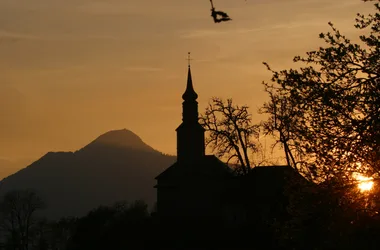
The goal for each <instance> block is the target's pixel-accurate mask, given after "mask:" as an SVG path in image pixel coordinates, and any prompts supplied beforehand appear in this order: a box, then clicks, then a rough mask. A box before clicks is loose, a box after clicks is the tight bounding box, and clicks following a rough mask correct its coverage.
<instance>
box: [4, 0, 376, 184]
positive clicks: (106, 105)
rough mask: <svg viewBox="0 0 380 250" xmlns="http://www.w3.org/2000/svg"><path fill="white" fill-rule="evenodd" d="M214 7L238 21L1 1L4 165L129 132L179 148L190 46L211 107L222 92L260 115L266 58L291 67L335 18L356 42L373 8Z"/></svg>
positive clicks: (189, 2) (130, 0)
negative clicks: (359, 22)
mask: <svg viewBox="0 0 380 250" xmlns="http://www.w3.org/2000/svg"><path fill="white" fill-rule="evenodd" d="M214 4H215V7H216V8H217V9H220V10H223V11H226V12H228V14H229V15H230V16H231V17H232V18H233V19H234V20H233V21H232V22H228V23H221V24H214V23H213V22H212V19H211V17H210V12H209V8H210V6H209V0H181V1H178V0H138V1H137V0H64V1H63V0H33V1H31V0H0V167H1V161H5V160H6V161H13V162H20V161H23V163H20V164H25V163H24V162H28V161H31V160H35V159H37V158H38V157H40V156H42V155H43V154H45V153H46V152H47V151H69V150H76V149H79V148H81V147H83V146H84V145H86V144H87V143H89V142H90V141H91V140H93V139H95V138H96V137H97V136H98V135H100V134H102V133H104V132H107V131H109V130H113V129H121V128H127V129H130V130H132V131H133V132H135V133H136V134H138V135H139V136H140V137H141V138H142V139H143V140H144V141H145V142H146V143H148V144H149V145H151V146H153V147H154V148H156V149H158V150H160V151H162V152H165V153H169V154H174V153H175V151H176V143H175V139H176V138H175V131H174V130H175V128H176V127H177V126H178V125H179V124H180V122H181V95H182V93H183V91H184V89H185V84H186V70H187V69H186V68H187V65H186V61H185V58H186V56H187V52H188V51H191V52H192V57H193V58H194V60H193V61H192V73H193V82H194V85H195V89H196V91H197V92H198V94H199V96H200V98H199V107H200V111H202V110H203V109H204V108H205V106H206V104H207V101H208V100H209V98H210V97H212V96H220V97H232V98H233V99H234V101H235V102H236V103H239V104H248V105H249V106H250V107H252V111H253V112H256V110H257V108H258V107H260V106H261V105H262V103H263V102H264V101H265V100H266V95H265V93H264V92H263V87H262V85H261V82H262V80H268V79H269V77H270V75H269V74H268V72H267V71H266V69H265V67H264V66H263V65H262V62H263V61H266V62H269V63H270V64H271V65H272V66H273V67H274V68H275V69H283V68H286V67H290V66H291V62H292V57H293V56H294V55H297V54H302V53H303V52H305V51H307V50H311V49H315V48H317V46H318V45H320V44H321V42H320V40H319V39H318V34H319V33H320V32H322V31H327V30H328V26H327V22H328V21H332V22H333V23H334V24H336V26H337V27H338V28H339V29H340V30H341V31H342V32H343V33H345V34H347V35H348V36H349V37H352V38H355V37H356V35H355V34H356V33H355V30H354V28H353V21H354V18H355V13H356V12H358V11H360V12H364V13H368V12H370V11H372V5H371V4H363V3H362V2H361V1H360V0H334V1H331V0H286V1H285V0H247V1H244V0H214ZM260 119H261V117H259V116H258V115H257V116H256V120H257V121H258V120H260ZM24 159H27V160H24ZM20 164H19V165H17V164H16V165H17V166H16V165H12V168H18V167H20ZM9 166H11V165H9ZM9 166H8V167H9ZM0 177H1V171H0Z"/></svg>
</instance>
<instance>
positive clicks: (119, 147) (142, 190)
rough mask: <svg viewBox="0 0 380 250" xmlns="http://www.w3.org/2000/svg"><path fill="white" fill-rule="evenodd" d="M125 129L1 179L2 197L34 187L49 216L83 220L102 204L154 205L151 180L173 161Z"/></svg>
mask: <svg viewBox="0 0 380 250" xmlns="http://www.w3.org/2000/svg"><path fill="white" fill-rule="evenodd" d="M175 159H176V158H175V157H174V156H167V155H164V154H162V153H160V152H158V151H156V150H154V149H153V148H152V147H150V146H149V145H147V144H145V143H144V142H143V141H142V140H141V139H140V138H139V137H138V136H137V135H136V134H134V133H133V132H131V131H129V130H126V129H123V130H114V131H110V132H107V133H105V134H103V135H101V136H99V137H98V138H97V139H95V140H94V141H92V142H91V143H89V144H88V145H87V146H85V147H84V148H82V149H80V150H78V151H75V152H49V153H47V154H46V155H44V156H43V157H41V158H40V159H39V160H37V161H35V162H34V163H32V164H31V165H29V166H28V167H26V168H24V169H22V170H20V171H19V172H17V173H15V174H13V175H11V176H9V177H7V178H5V179H4V180H3V181H2V182H3V184H2V187H1V190H0V192H1V194H4V193H5V192H7V191H9V190H13V189H33V190H35V191H36V192H38V194H39V195H40V196H41V197H42V198H43V199H44V200H45V201H46V202H47V205H48V207H47V209H46V210H45V211H44V214H46V216H47V217H48V218H55V219H56V218H59V217H62V216H81V215H84V214H85V213H86V212H88V211H89V210H91V209H92V208H95V207H97V206H99V205H101V204H103V205H107V204H111V203H113V202H115V201H119V200H127V201H134V200H136V199H142V200H144V201H146V202H147V203H148V204H149V205H151V206H152V205H153V204H154V202H155V199H156V194H155V189H154V188H153V186H154V185H155V180H154V177H155V176H156V175H158V174H159V173H160V172H161V171H163V170H164V169H165V168H167V167H168V166H170V165H171V164H172V163H173V162H174V161H175Z"/></svg>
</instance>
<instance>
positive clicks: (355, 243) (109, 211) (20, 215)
mask: <svg viewBox="0 0 380 250" xmlns="http://www.w3.org/2000/svg"><path fill="white" fill-rule="evenodd" d="M330 188H331V187H317V188H316V187H315V186H310V187H309V190H308V192H304V191H305V190H299V188H297V186H293V187H291V186H289V187H288V189H287V190H284V193H283V194H282V195H283V197H284V200H285V202H283V203H282V204H284V206H283V209H282V210H281V211H280V210H278V208H279V206H278V202H274V204H277V205H276V206H272V205H271V204H268V203H267V204H266V203H256V204H250V205H249V206H251V207H250V210H249V211H251V212H250V213H249V214H246V215H244V217H242V218H240V219H239V218H232V221H226V220H225V218H224V219H222V218H221V217H217V216H215V218H197V217H194V218H175V220H168V219H167V218H160V216H159V215H158V214H157V212H156V211H155V210H154V209H153V210H152V211H149V209H148V206H147V205H146V204H145V202H143V201H135V202H132V203H128V202H124V201H123V202H117V203H115V204H114V205H112V206H99V207H98V208H95V209H93V210H92V211H90V212H89V213H88V214H87V215H85V216H84V217H81V218H62V219H60V220H58V221H47V220H45V219H41V216H40V214H43V210H41V209H43V208H44V206H45V204H44V203H43V202H42V200H41V199H39V198H38V196H37V195H36V194H35V193H34V192H31V191H14V192H11V193H8V194H7V195H6V196H5V197H4V199H3V200H2V202H1V249H7V250H8V249H9V250H34V249H36V250H37V249H38V250H45V249H60V250H61V249H62V250H63V249H65V250H79V249H80V250H85V249H91V250H95V249H115V250H116V249H157V248H160V249H162V248H164V249H168V248H169V249H194V248H195V249H238V248H245V249H257V248H259V249H260V248H261V249H375V248H376V249H377V246H378V245H379V244H380V240H379V239H378V237H376V235H378V234H379V233H380V217H378V215H377V213H371V212H370V211H371V208H373V207H374V206H376V203H375V202H374V200H375V198H374V197H368V196H366V197H364V196H363V197H360V193H350V195H351V198H347V199H346V200H345V199H344V198H343V197H345V195H346V194H343V193H342V192H346V191H347V190H345V191H341V190H340V191H337V190H334V192H333V190H331V189H330ZM296 189H298V190H296ZM352 195H355V197H357V199H355V202H353V199H352ZM347 201H349V202H347ZM363 202H367V203H363ZM368 202H369V203H368ZM258 204H259V205H258ZM364 205H365V206H364ZM274 207H276V209H277V210H276V211H274V210H273V208H274ZM39 210H41V211H39Z"/></svg>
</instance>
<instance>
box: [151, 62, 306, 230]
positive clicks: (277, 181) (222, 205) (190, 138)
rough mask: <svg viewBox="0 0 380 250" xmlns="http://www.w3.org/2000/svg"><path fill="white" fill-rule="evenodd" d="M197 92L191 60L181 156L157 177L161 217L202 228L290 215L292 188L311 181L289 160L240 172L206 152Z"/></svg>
mask: <svg viewBox="0 0 380 250" xmlns="http://www.w3.org/2000/svg"><path fill="white" fill-rule="evenodd" d="M197 98H198V94H197V93H196V92H195V90H194V87H193V82H192V75H191V68H190V65H189V67H188V75H187V85H186V90H185V92H184V93H183V95H182V99H183V103H182V110H183V112H182V123H181V124H180V125H179V127H178V128H177V129H176V132H177V161H176V162H175V163H174V164H173V165H171V166H170V167H168V168H167V169H166V170H164V171H163V172H162V173H161V174H159V175H158V176H157V177H156V178H155V179H156V180H157V185H156V186H155V188H156V190H157V215H158V216H159V218H160V219H161V221H164V222H165V223H169V224H170V225H173V223H174V224H175V225H182V227H185V225H186V227H187V226H188V225H190V224H191V225H193V226H195V228H197V230H199V229H200V228H201V227H203V228H204V227H206V228H207V225H213V226H214V228H215V226H217V227H223V228H231V227H232V228H236V227H239V226H242V225H244V224H246V223H248V222H249V223H255V224H256V225H261V224H260V223H261V222H262V221H263V220H266V221H267V220H282V219H286V218H287V217H288V216H289V214H288V213H287V209H286V207H287V204H288V199H289V197H288V196H289V195H288V191H289V190H290V189H298V190H299V189H300V188H301V186H304V185H308V184H309V183H308V181H306V179H305V178H304V177H302V176H301V175H300V174H299V173H298V172H297V171H295V170H294V169H293V168H291V167H289V166H260V167H255V168H253V169H252V170H251V171H250V174H248V175H245V176H239V175H236V174H235V172H234V171H233V169H231V168H230V167H229V166H228V165H227V164H225V163H224V162H222V161H221V160H219V159H218V158H217V157H216V156H214V155H206V153H205V129H204V128H203V127H202V125H201V124H200V123H199V122H198V102H197ZM169 224H168V225H169ZM173 227H174V226H173Z"/></svg>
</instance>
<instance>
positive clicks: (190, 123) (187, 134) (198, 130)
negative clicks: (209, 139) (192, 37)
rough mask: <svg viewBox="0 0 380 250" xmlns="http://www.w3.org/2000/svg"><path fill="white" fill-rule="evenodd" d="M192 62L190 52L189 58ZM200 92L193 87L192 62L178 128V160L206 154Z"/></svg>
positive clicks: (191, 159) (192, 159)
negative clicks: (199, 115)
mask: <svg viewBox="0 0 380 250" xmlns="http://www.w3.org/2000/svg"><path fill="white" fill-rule="evenodd" d="M188 60H189V62H190V60H191V59H190V53H189V58H188ZM197 98H198V94H197V93H196V92H195V90H194V87H193V81H192V77H191V69H190V63H189V65H188V71H187V85H186V90H185V92H184V93H183V95H182V99H183V103H182V124H181V125H180V126H179V127H178V128H177V130H176V131H177V158H178V159H177V160H178V161H186V162H192V161H194V160H197V159H199V158H201V157H202V156H204V155H205V143H204V129H203V127H202V125H200V124H199V122H198V102H197Z"/></svg>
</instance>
